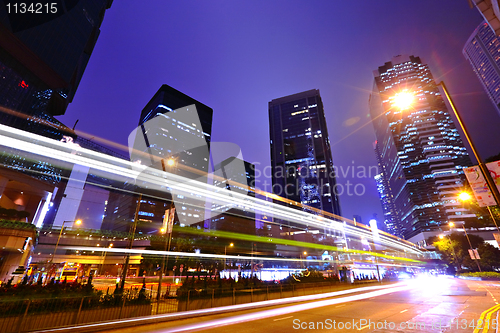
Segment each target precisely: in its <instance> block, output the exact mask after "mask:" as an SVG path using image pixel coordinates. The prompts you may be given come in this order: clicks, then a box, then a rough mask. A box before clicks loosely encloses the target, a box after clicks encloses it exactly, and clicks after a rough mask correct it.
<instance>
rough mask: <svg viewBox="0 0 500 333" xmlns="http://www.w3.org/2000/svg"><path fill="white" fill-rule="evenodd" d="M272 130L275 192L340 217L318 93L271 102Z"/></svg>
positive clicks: (307, 92) (333, 172) (313, 92)
mask: <svg viewBox="0 0 500 333" xmlns="http://www.w3.org/2000/svg"><path fill="white" fill-rule="evenodd" d="M269 131H270V139H271V167H272V184H273V190H272V191H273V193H274V194H276V195H279V196H281V197H283V198H286V199H289V200H293V201H296V202H300V203H302V204H303V205H307V206H311V207H314V208H317V209H320V210H323V211H326V212H329V213H333V214H337V215H340V205H339V199H338V197H337V194H336V192H335V189H336V179H335V171H334V167H333V161H332V153H331V150H330V140H329V138H328V131H327V128H326V120H325V112H324V109H323V103H322V101H321V96H320V94H319V90H317V89H313V90H308V91H304V92H301V93H298V94H294V95H290V96H286V97H282V98H278V99H274V100H272V101H271V102H269Z"/></svg>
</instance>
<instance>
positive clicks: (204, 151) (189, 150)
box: [102, 84, 213, 232]
mask: <svg viewBox="0 0 500 333" xmlns="http://www.w3.org/2000/svg"><path fill="white" fill-rule="evenodd" d="M193 106H194V107H193ZM212 115H213V110H212V108H210V107H208V106H206V105H205V104H203V103H201V102H198V101H197V100H195V99H194V98H192V97H190V96H188V95H186V94H184V93H182V92H180V91H178V90H176V89H174V88H172V87H170V86H168V85H166V84H164V85H162V86H161V87H160V89H159V90H158V91H157V92H156V94H155V95H154V96H153V98H151V100H150V101H149V102H148V103H147V105H146V106H145V107H144V109H143V110H142V112H141V115H140V118H139V126H138V127H137V128H136V129H135V130H134V131H133V132H132V134H131V136H130V137H129V145H130V148H133V149H131V156H130V158H131V159H132V161H133V162H136V163H140V164H142V165H147V166H150V167H151V168H154V169H160V170H163V168H165V171H167V172H169V173H173V174H176V175H178V176H183V177H185V179H186V181H190V180H194V181H199V182H201V183H205V184H206V182H207V173H208V170H209V151H210V141H211V140H210V138H211V128H212ZM130 140H131V141H130ZM161 159H163V161H164V163H165V164H164V165H162V164H161V163H160V160H161ZM169 160H172V161H173V164H172V165H170V164H168V161H169ZM136 185H137V184H136ZM129 190H130V191H131V192H134V191H138V192H141V193H144V196H143V197H142V199H141V202H140V204H139V210H138V220H139V222H140V224H139V229H138V230H139V231H140V232H158V230H159V228H160V226H161V225H162V223H163V218H164V214H165V210H166V209H167V208H169V207H170V206H171V204H172V203H173V204H174V205H175V209H176V211H175V213H176V219H175V221H176V223H177V224H179V225H181V226H184V225H185V226H188V225H194V224H197V223H200V222H201V223H203V221H204V220H205V200H206V198H203V197H202V196H201V195H197V198H198V199H199V200H198V203H197V204H192V201H188V199H187V198H185V197H184V196H183V195H180V194H176V193H173V192H172V193H170V192H162V191H157V192H154V191H153V192H152V191H146V192H147V193H146V192H144V191H145V190H144V188H142V189H139V188H135V187H134V186H133V185H132V184H131V185H130V186H129ZM195 195H196V194H195ZM159 198H163V200H161V199H159ZM137 201H138V197H137V195H135V194H130V193H122V192H120V191H117V192H116V193H112V194H111V195H110V199H109V202H108V205H107V211H106V216H105V217H104V220H103V227H102V228H103V229H111V230H128V228H129V225H130V223H131V222H132V221H133V220H134V215H135V210H136V207H137Z"/></svg>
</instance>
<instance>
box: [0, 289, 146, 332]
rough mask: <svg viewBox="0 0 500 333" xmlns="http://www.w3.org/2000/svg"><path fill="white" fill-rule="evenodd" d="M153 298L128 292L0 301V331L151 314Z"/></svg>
mask: <svg viewBox="0 0 500 333" xmlns="http://www.w3.org/2000/svg"><path fill="white" fill-rule="evenodd" d="M151 311H152V305H151V303H150V300H148V299H141V298H131V297H130V296H129V295H107V296H104V297H102V298H101V297H95V296H84V297H72V298H54V299H30V300H14V301H0V332H2V333H14V332H28V331H34V330H41V329H47V328H54V327H61V326H70V325H78V324H83V323H92V322H99V321H107V320H115V319H122V318H131V317H139V316H148V315H151Z"/></svg>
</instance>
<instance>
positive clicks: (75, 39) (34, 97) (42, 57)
mask: <svg viewBox="0 0 500 333" xmlns="http://www.w3.org/2000/svg"><path fill="white" fill-rule="evenodd" d="M29 4H30V3H29V2H28V3H27V4H26V7H22V4H21V3H19V2H14V1H7V0H0V7H1V10H0V124H2V125H7V126H10V127H15V128H18V129H21V130H24V131H28V132H31V133H35V134H39V135H42V136H45V137H48V138H51V139H56V140H61V139H63V138H64V136H67V137H68V138H64V140H66V139H68V140H71V141H72V140H73V139H75V138H76V135H75V133H74V131H73V130H72V129H71V128H69V127H67V126H65V125H64V124H62V123H61V122H59V121H58V120H57V119H55V117H54V116H57V115H63V114H64V113H65V111H66V108H67V106H68V103H70V102H71V101H72V100H73V97H74V95H75V92H76V89H77V87H78V85H79V82H80V80H81V78H82V75H83V72H84V70H85V68H86V66H87V63H88V61H89V58H90V55H91V54H92V51H93V49H94V46H95V43H96V41H97V38H98V36H99V33H100V26H101V23H102V21H103V18H104V13H105V11H106V10H107V9H109V8H110V6H111V4H112V0H91V1H72V0H63V1H55V2H51V3H46V4H45V5H42V4H41V3H40V4H34V3H31V7H30V6H29ZM36 5H40V6H42V7H41V8H39V7H38V6H36ZM23 8H24V9H23ZM34 9H35V10H34ZM69 137H71V139H69ZM0 165H2V166H5V167H6V168H9V169H11V170H12V169H13V170H16V171H19V172H22V173H25V174H28V175H30V176H31V177H33V178H37V179H38V180H41V181H44V182H47V183H48V184H51V185H55V186H56V188H57V191H55V192H54V196H52V197H51V198H52V201H51V202H50V204H51V206H52V207H51V209H50V212H49V213H48V214H47V215H46V216H45V219H44V221H45V222H44V226H50V225H51V224H52V223H53V221H54V218H55V217H56V215H57V212H58V210H59V207H60V203H61V200H62V199H63V198H65V197H66V194H65V188H66V184H67V178H68V177H70V176H71V170H64V169H63V168H61V167H57V166H54V165H52V164H50V163H47V162H46V161H42V160H36V159H29V158H26V156H21V155H20V154H18V153H17V152H16V151H15V150H11V149H5V150H4V151H2V152H0ZM51 195H52V194H51ZM63 206H64V205H63Z"/></svg>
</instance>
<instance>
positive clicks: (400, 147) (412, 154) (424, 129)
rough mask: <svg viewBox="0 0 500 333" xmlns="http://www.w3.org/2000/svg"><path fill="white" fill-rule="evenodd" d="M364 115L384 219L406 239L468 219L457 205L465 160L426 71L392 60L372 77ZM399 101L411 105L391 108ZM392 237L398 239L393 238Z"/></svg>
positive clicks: (411, 61)
mask: <svg viewBox="0 0 500 333" xmlns="http://www.w3.org/2000/svg"><path fill="white" fill-rule="evenodd" d="M374 77H375V82H374V86H373V92H372V94H371V96H370V113H371V117H372V119H373V126H374V129H375V134H376V137H377V141H376V143H375V152H376V156H377V159H378V162H379V166H380V172H381V173H380V175H379V177H378V180H377V183H378V186H379V192H382V193H383V196H382V202H383V205H384V206H385V205H386V206H387V207H384V214H386V213H387V214H388V215H387V216H388V217H390V218H391V219H393V220H395V221H392V222H389V224H393V225H394V227H393V230H395V231H396V232H397V233H399V235H401V236H404V238H406V239H411V238H412V237H414V236H415V235H417V234H419V233H421V232H424V231H430V230H437V229H439V228H441V226H442V225H445V224H448V222H454V223H457V224H459V225H460V224H463V223H464V222H465V221H466V219H468V218H474V217H475V215H474V214H470V213H469V212H468V210H466V209H465V208H463V206H462V204H461V203H459V202H458V198H457V197H458V194H459V192H460V190H461V188H462V185H463V182H464V175H463V171H462V169H463V168H464V167H467V166H469V165H471V161H470V158H469V155H468V154H467V151H466V148H465V146H464V144H463V142H462V139H461V138H460V134H459V132H458V131H457V129H456V127H455V124H454V122H453V119H452V118H451V117H450V114H449V113H448V110H447V108H446V105H445V103H444V101H443V99H442V97H441V94H440V92H439V89H438V87H437V85H436V83H435V82H434V79H433V77H432V74H431V72H430V70H429V67H428V65H426V64H423V63H422V61H421V60H420V58H419V57H415V56H397V57H394V58H393V59H392V61H390V62H387V63H385V65H383V66H381V67H379V68H378V70H376V71H374ZM402 96H405V97H406V98H409V99H410V100H411V103H410V104H409V105H408V106H407V107H406V108H405V107H403V108H400V107H399V106H398V105H397V102H398V99H399V98H400V97H402ZM399 235H398V236H399Z"/></svg>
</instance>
